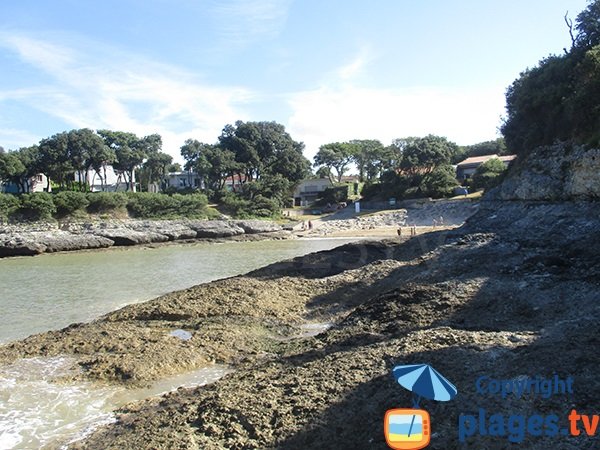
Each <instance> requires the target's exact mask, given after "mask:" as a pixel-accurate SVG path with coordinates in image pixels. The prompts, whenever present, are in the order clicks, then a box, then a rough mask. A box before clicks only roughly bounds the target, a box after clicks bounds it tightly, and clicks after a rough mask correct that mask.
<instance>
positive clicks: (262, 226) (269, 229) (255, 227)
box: [233, 220, 283, 234]
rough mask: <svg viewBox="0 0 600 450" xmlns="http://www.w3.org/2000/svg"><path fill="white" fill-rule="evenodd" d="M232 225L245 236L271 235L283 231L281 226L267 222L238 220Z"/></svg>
mask: <svg viewBox="0 0 600 450" xmlns="http://www.w3.org/2000/svg"><path fill="white" fill-rule="evenodd" d="M233 223H234V224H235V225H237V226H238V227H240V228H242V229H243V230H244V232H245V233H246V234H257V233H273V232H275V231H281V230H282V229H283V228H282V227H281V225H279V224H277V223H275V222H271V221H268V220H238V221H236V222H233Z"/></svg>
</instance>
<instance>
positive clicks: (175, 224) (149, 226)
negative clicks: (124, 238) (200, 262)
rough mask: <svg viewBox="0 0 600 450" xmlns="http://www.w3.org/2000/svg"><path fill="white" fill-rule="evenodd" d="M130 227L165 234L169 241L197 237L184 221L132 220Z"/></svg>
mask: <svg viewBox="0 0 600 450" xmlns="http://www.w3.org/2000/svg"><path fill="white" fill-rule="evenodd" d="M131 228H133V229H134V230H136V231H140V232H143V233H147V232H153V233H158V234H162V235H165V236H167V237H168V238H169V240H170V241H177V240H180V239H194V238H196V237H197V233H196V232H195V231H194V230H192V229H191V228H190V227H189V226H187V224H186V223H182V222H181V221H178V220H157V221H143V222H133V223H132V224H131Z"/></svg>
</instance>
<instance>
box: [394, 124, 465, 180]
mask: <svg viewBox="0 0 600 450" xmlns="http://www.w3.org/2000/svg"><path fill="white" fill-rule="evenodd" d="M457 148H458V146H457V145H456V144H455V143H454V142H450V141H449V140H448V139H446V138H445V137H442V136H434V135H432V134H430V135H428V136H425V137H422V138H409V140H408V141H407V142H406V145H405V146H404V148H403V149H402V160H401V161H400V168H401V169H402V171H404V172H405V173H408V174H410V175H414V174H417V173H429V172H431V171H433V170H434V169H435V168H436V167H438V166H441V165H444V164H449V163H450V160H451V158H452V155H453V154H454V153H456V150H457Z"/></svg>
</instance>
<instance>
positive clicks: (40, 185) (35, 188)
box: [0, 173, 52, 194]
mask: <svg viewBox="0 0 600 450" xmlns="http://www.w3.org/2000/svg"><path fill="white" fill-rule="evenodd" d="M0 192H3V193H6V194H18V193H20V192H21V189H20V188H19V186H17V185H16V184H15V183H2V182H0ZM25 192H52V187H51V186H50V184H49V183H48V177H47V176H46V175H44V174H43V173H38V174H37V175H34V176H33V177H31V178H30V179H29V180H27V186H25Z"/></svg>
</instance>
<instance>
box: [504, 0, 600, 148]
mask: <svg viewBox="0 0 600 450" xmlns="http://www.w3.org/2000/svg"><path fill="white" fill-rule="evenodd" d="M576 29H577V31H578V35H577V37H576V39H575V42H574V46H573V48H572V49H571V50H570V51H569V52H567V53H566V54H565V55H561V56H549V57H547V58H545V59H543V60H542V61H540V63H539V64H538V66H537V67H534V68H533V69H528V70H526V71H525V72H523V73H522V74H521V76H520V77H519V78H518V79H517V80H515V81H514V82H513V84H512V85H511V86H510V87H509V88H508V90H507V94H506V110H507V118H506V120H505V122H504V124H503V126H502V133H503V134H504V137H505V139H506V144H507V146H508V148H509V149H510V150H511V151H513V152H515V153H517V154H520V155H524V154H526V153H528V152H530V151H531V150H533V149H534V148H536V147H540V146H543V145H550V144H553V143H555V142H556V141H571V142H573V143H576V144H592V145H597V144H598V143H600V0H595V1H592V2H590V4H589V5H588V8H587V9H586V10H585V11H583V12H582V13H581V14H579V15H578V16H577V25H576Z"/></svg>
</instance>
